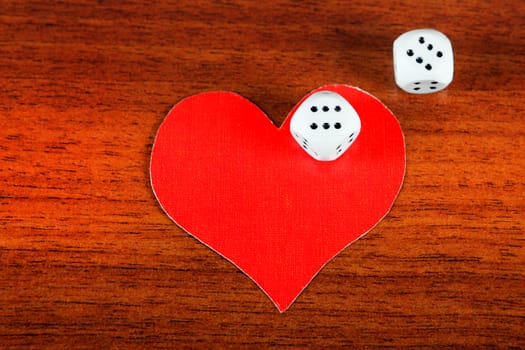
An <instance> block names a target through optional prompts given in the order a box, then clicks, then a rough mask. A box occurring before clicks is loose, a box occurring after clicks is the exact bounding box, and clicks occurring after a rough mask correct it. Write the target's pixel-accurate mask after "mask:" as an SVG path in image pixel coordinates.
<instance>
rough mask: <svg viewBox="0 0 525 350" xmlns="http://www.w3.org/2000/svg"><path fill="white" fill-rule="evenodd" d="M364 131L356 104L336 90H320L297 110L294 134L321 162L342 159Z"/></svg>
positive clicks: (293, 127)
mask: <svg viewBox="0 0 525 350" xmlns="http://www.w3.org/2000/svg"><path fill="white" fill-rule="evenodd" d="M360 131H361V119H359V115H358V114H357V112H356V111H355V109H354V108H353V107H352V105H351V104H350V103H349V102H348V101H347V100H346V99H345V98H344V97H342V96H341V95H339V94H338V93H336V92H333V91H318V92H316V93H313V94H312V95H311V96H309V97H308V98H307V99H306V100H304V101H303V103H302V104H301V105H300V106H299V107H298V108H297V110H296V111H295V113H294V115H293V116H292V119H291V121H290V132H291V134H292V136H293V138H294V139H295V141H297V143H298V144H299V146H300V147H301V148H303V150H304V151H306V153H308V154H309V155H310V156H312V157H313V158H315V159H317V160H324V161H330V160H335V159H337V158H339V157H340V156H341V155H342V154H343V153H344V152H345V151H346V150H347V149H348V148H349V147H350V145H352V143H354V141H355V139H356V138H357V136H358V135H359V132H360Z"/></svg>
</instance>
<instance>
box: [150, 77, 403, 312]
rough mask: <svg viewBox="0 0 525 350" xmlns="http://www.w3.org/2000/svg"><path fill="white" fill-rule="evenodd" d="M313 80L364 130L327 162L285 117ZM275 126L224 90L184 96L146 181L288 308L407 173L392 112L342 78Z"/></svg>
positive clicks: (175, 215) (368, 223) (378, 213)
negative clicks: (296, 136) (297, 137)
mask: <svg viewBox="0 0 525 350" xmlns="http://www.w3.org/2000/svg"><path fill="white" fill-rule="evenodd" d="M319 90H331V91H335V92H337V93H339V94H340V95H341V96H343V97H344V98H346V99H347V100H348V101H349V102H350V103H351V104H352V106H353V107H354V108H355V110H356V111H357V112H358V114H359V116H360V118H361V124H362V127H361V134H360V135H359V137H358V139H357V140H356V141H355V143H354V144H353V145H352V146H351V147H350V149H349V150H348V151H347V152H346V153H345V154H343V155H342V156H341V157H340V158H339V159H337V160H336V161H333V162H321V161H316V160H314V159H313V158H311V157H310V156H309V155H308V154H306V152H304V151H303V150H302V149H301V148H300V146H299V145H298V144H297V143H296V142H295V141H294V140H293V138H292V136H291V135H290V131H289V124H290V117H291V115H293V113H294V111H295V110H296V109H297V107H298V106H299V105H300V103H301V102H302V101H304V99H306V98H307V97H308V96H309V95H311V94H312V93H314V92H316V91H319ZM302 101H301V102H300V103H299V104H297V106H296V107H295V108H294V109H293V110H292V111H291V113H290V114H289V115H288V117H287V118H286V120H285V121H284V123H283V124H282V125H281V126H280V127H276V126H275V125H274V124H273V123H272V122H271V120H270V119H269V118H268V117H267V116H266V115H265V114H264V113H263V112H262V111H261V110H260V109H259V108H258V107H257V106H255V105H254V104H253V103H251V102H250V101H248V100H246V99H245V98H243V97H241V96H239V95H237V94H235V93H232V92H209V93H202V94H198V95H194V96H191V97H188V98H186V99H184V100H182V101H181V102H180V103H178V104H177V105H176V106H174V107H173V109H172V110H171V111H170V112H169V114H168V115H167V117H166V119H165V120H164V122H163V123H162V125H161V126H160V128H159V130H158V133H157V136H156V139H155V142H154V145H153V150H152V156H151V168H150V171H151V183H152V187H153V190H154V193H155V195H156V197H157V199H158V201H159V203H160V204H161V206H162V208H163V209H164V211H165V212H166V213H167V215H168V216H169V217H170V218H171V219H172V220H173V221H174V222H175V223H177V225H179V226H180V227H181V228H182V229H184V230H185V231H186V232H187V233H189V234H190V235H192V236H193V237H195V238H196V239H198V240H199V241H200V242H202V243H204V244H205V245H207V246H208V247H209V248H211V249H213V250H214V251H216V252H217V253H218V254H220V255H222V256H223V257H224V258H226V259H227V260H229V261H230V262H232V263H233V264H234V265H235V266H237V267H238V268H239V269H240V270H242V271H243V272H244V273H245V274H246V275H248V276H249V277H250V278H251V279H252V280H253V281H254V282H255V283H256V284H257V285H258V286H259V287H260V288H261V289H262V290H263V291H264V292H265V293H266V294H267V295H268V297H269V298H270V299H271V300H272V301H273V303H274V304H275V305H276V306H277V308H278V309H279V311H281V312H283V311H285V310H286V309H287V308H288V307H289V306H290V305H291V304H292V303H293V301H294V300H295V299H296V298H297V297H298V295H299V294H300V293H301V292H302V290H303V289H304V288H305V287H306V286H307V285H308V283H309V282H310V281H311V280H312V279H313V278H314V277H315V275H316V274H317V273H318V272H319V271H320V269H321V268H322V267H323V266H324V265H325V264H326V263H327V262H328V261H330V260H331V259H332V258H333V257H334V256H336V255H337V254H338V253H339V252H341V251H342V250H343V249H344V248H346V247H347V246H348V245H350V244H351V243H352V242H354V241H355V240H357V239H358V238H360V237H362V236H363V235H365V234H366V233H367V232H368V231H369V230H370V229H371V228H372V227H374V226H375V225H376V224H377V223H378V222H379V221H380V220H381V219H382V218H383V217H385V216H386V214H387V213H388V211H389V210H390V208H391V206H392V204H393V202H394V200H395V198H396V196H397V194H398V192H399V190H400V188H401V185H402V182H403V177H404V173H405V144H404V138H403V133H402V131H401V128H400V126H399V123H398V121H397V119H396V118H395V117H394V115H393V114H392V113H391V112H390V111H389V110H388V109H387V108H386V107H385V106H384V105H383V104H382V103H381V102H380V101H379V100H377V99H376V98H375V97H373V96H371V95H370V94H368V93H366V92H364V91H362V90H360V89H358V88H354V87H350V86H347V85H329V86H323V87H320V88H318V89H316V90H314V91H312V92H311V93H310V94H308V95H307V96H305V97H304V98H303V100H302Z"/></svg>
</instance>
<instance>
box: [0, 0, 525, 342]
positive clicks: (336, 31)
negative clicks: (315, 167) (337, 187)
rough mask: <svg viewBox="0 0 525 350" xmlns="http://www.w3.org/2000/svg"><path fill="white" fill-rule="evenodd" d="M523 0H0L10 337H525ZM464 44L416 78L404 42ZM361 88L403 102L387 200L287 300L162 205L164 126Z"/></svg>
mask: <svg viewBox="0 0 525 350" xmlns="http://www.w3.org/2000/svg"><path fill="white" fill-rule="evenodd" d="M524 14H525V2H523V1H521V0H513V1H499V2H496V1H476V0H466V1H452V0H445V1H434V0H420V1H399V2H395V3H394V2H387V1H384V2H378V1H368V0H359V1H284V0H278V1H272V2H269V1H248V0H243V1H240V0H239V1H216V2H215V1H213V2H212V1H189V0H184V1H182V0H180V1H172V2H171V3H168V2H152V3H151V2H145V1H127V2H120V1H102V0H100V1H98V2H97V1H80V0H75V1H67V2H65V1H64V2H62V1H60V2H59V1H57V2H52V1H51V2H49V1H40V2H39V1H16V0H13V1H11V0H2V1H1V2H0V116H1V117H0V348H2V349H24V348H35V349H66V348H67V349H72V348H74V349H77V348H78V349H82V348H85V349H127V348H130V349H133V348H143V349H183V348H203V349H210V348H226V347H230V348H254V349H261V348H266V347H268V348H275V349H283V348H290V347H298V348H308V347H310V348H315V349H321V348H338V347H354V348H363V347H369V348H382V347H384V348H387V347H391V348H410V347H416V348H425V347H433V348H439V349H441V348H446V347H450V348H475V349H478V348H515V349H517V348H525V271H524V270H525V249H524V244H525V233H524V227H523V223H524V214H523V212H524V209H525V200H524V191H525V182H524V175H523V174H524V171H525V162H524V159H523V158H524V149H525V147H524V146H525V137H524V129H523V126H524V123H523V122H524V120H525V117H524V107H525V59H524V56H525V15H524ZM421 27H433V28H436V29H439V30H441V31H443V32H444V33H446V34H447V35H448V36H449V37H450V39H451V41H452V43H453V46H454V49H455V64H456V75H455V80H454V81H453V83H452V84H451V86H450V87H449V88H448V89H447V90H445V91H443V92H440V93H437V94H432V95H424V96H414V95H409V94H406V93H404V92H402V91H401V90H399V89H398V88H397V87H396V85H395V83H394V77H393V68H392V57H391V50H392V42H393V40H394V39H395V38H396V37H397V36H398V35H399V34H401V33H402V32H405V31H408V30H411V29H416V28H421ZM328 83H346V84H351V85H356V86H359V87H361V88H363V89H365V90H367V91H369V92H371V93H372V94H374V95H375V96H377V97H378V98H379V99H380V100H382V101H383V102H384V103H385V104H386V105H387V106H388V107H389V108H390V109H391V110H392V111H393V112H394V114H395V115H396V116H397V118H398V119H399V121H400V123H401V125H402V128H403V130H404V133H405V137H406V146H407V158H408V159H407V174H406V179H405V184H404V187H403V189H402V191H401V193H400V195H399V197H398V200H397V201H396V203H395V204H394V207H393V210H392V211H391V213H390V214H389V215H388V216H387V217H386V219H385V220H384V221H382V222H381V223H380V224H379V225H378V226H377V227H376V228H375V229H373V230H372V231H371V232H370V233H369V234H368V235H367V236H366V237H365V238H364V239H362V240H360V241H359V242H357V243H356V244H355V245H353V246H351V247H350V248H349V249H347V250H345V251H344V252H343V253H341V254H340V255H339V256H338V257H336V258H335V259H334V260H333V261H332V262H331V263H330V264H328V265H327V266H326V267H325V268H324V269H323V270H322V271H321V273H320V274H319V275H318V276H317V277H316V278H315V279H314V280H313V282H312V283H311V284H310V286H309V287H308V288H307V289H306V291H305V292H304V293H303V294H302V295H300V296H299V298H298V299H297V301H296V302H295V304H293V305H292V307H291V308H290V309H289V310H288V311H287V312H286V313H284V314H280V313H279V312H278V311H277V309H276V308H275V307H274V306H273V304H272V303H271V302H270V300H269V299H268V298H267V297H266V296H265V295H264V293H262V292H261V291H260V290H259V289H258V288H257V286H256V285H255V284H254V283H253V282H252V281H251V280H250V279H249V278H247V277H246V276H244V275H243V274H242V273H241V272H239V271H238V270H237V269H236V268H235V267H234V266H233V265H231V264H230V263H229V262H227V261H226V260H225V259H223V258H221V257H219V256H218V255H217V254H215V253H213V252H212V251H210V250H209V249H207V248H206V247H205V246H203V245H202V244H200V243H199V242H197V241H196V240H195V239H193V238H191V237H189V236H188V235H187V234H186V233H184V232H183V231H182V230H180V229H179V228H178V227H177V226H176V225H175V224H173V223H172V222H171V221H170V220H169V218H168V217H167V216H166V215H165V214H164V213H163V212H162V210H161V208H160V207H159V205H158V204H157V202H156V200H155V198H154V196H153V193H152V191H151V188H150V181H149V174H148V166H149V156H150V151H151V146H152V142H153V138H154V135H155V132H156V130H157V128H158V127H159V125H160V123H161V121H162V120H163V118H164V116H165V115H166V113H167V112H168V111H169V110H170V108H171V107H172V106H173V105H174V104H175V103H176V102H177V101H179V100H180V99H182V98H184V97H186V96H189V95H192V94H195V93H198V92H202V91H212V90H231V91H236V92H238V93H240V94H241V95H243V96H245V97H247V98H248V99H250V100H252V101H253V102H255V103H256V104H257V105H259V106H260V107H261V108H262V109H263V110H265V111H266V112H267V113H268V115H270V116H271V118H272V119H273V120H274V121H275V122H276V123H278V124H279V123H281V122H282V121H283V120H284V118H285V116H286V115H287V113H288V111H289V110H290V109H291V108H292V107H293V106H294V105H295V103H296V102H297V101H299V99H300V98H301V97H302V96H304V95H305V94H306V93H307V92H309V91H310V90H312V89H314V88H316V87H318V86H321V85H324V84H328Z"/></svg>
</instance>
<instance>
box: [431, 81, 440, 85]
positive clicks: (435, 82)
mask: <svg viewBox="0 0 525 350" xmlns="http://www.w3.org/2000/svg"><path fill="white" fill-rule="evenodd" d="M437 83H438V82H437V81H432V82H430V84H433V85H436V84H437Z"/></svg>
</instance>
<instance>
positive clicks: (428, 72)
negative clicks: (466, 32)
mask: <svg viewBox="0 0 525 350" xmlns="http://www.w3.org/2000/svg"><path fill="white" fill-rule="evenodd" d="M393 54H394V72H395V79H396V83H397V85H399V87H401V88H402V89H403V90H405V91H407V92H411V93H429V92H433V91H432V90H435V91H438V90H441V89H444V88H445V87H446V86H447V85H448V84H450V82H451V81H452V78H453V75H454V57H453V51H452V44H451V42H450V40H449V39H448V37H447V36H446V35H445V34H443V33H441V32H439V31H437V30H435V29H416V30H412V31H409V32H406V33H404V34H402V35H400V36H399V37H398V38H397V39H396V40H395V41H394V46H393Z"/></svg>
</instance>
